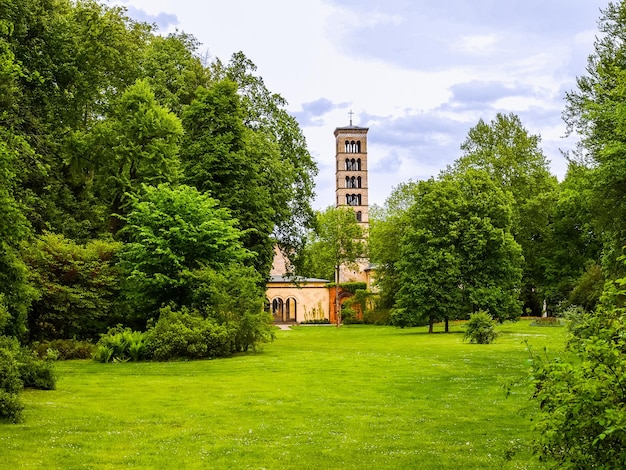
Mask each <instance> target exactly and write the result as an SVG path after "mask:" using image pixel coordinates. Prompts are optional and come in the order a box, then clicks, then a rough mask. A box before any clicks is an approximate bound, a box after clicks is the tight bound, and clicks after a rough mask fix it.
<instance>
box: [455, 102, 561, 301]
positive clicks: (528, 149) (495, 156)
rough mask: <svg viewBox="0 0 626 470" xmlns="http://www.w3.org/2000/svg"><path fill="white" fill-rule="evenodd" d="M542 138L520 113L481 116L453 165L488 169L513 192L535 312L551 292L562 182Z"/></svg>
mask: <svg viewBox="0 0 626 470" xmlns="http://www.w3.org/2000/svg"><path fill="white" fill-rule="evenodd" d="M539 143H540V137H539V136H537V135H532V134H529V133H528V131H527V130H526V129H525V128H524V127H523V125H522V123H521V121H520V119H519V117H518V116H516V115H515V114H509V115H504V114H500V113H498V114H497V115H496V117H495V119H494V120H492V121H491V122H490V123H486V122H484V121H483V120H482V119H481V120H480V121H479V122H478V124H476V126H474V127H473V128H471V129H470V131H469V132H468V136H467V139H466V141H465V142H464V143H463V144H462V145H461V150H462V151H463V155H462V156H461V158H459V159H458V160H457V161H456V162H455V163H454V165H453V166H452V167H451V168H449V169H448V171H447V172H448V173H452V174H455V173H462V172H464V171H465V170H467V169H469V168H474V169H480V170H483V171H486V172H487V173H488V174H489V176H490V177H491V178H492V179H493V180H494V181H495V182H496V183H497V184H498V185H499V186H500V187H501V188H503V189H504V190H505V191H508V192H510V194H511V195H512V197H513V202H514V204H513V205H512V210H513V212H512V229H511V231H512V233H513V236H514V237H515V240H516V241H517V242H518V243H519V244H520V245H521V247H522V252H523V255H524V265H523V266H524V274H523V286H522V289H523V292H522V294H523V301H524V303H525V304H526V307H529V308H532V309H533V311H534V313H539V312H540V309H541V304H542V300H543V299H542V298H541V297H543V298H545V292H544V290H545V286H546V280H545V277H544V273H545V271H544V269H543V261H544V258H545V257H546V256H549V247H548V246H547V245H548V244H547V243H546V242H547V241H548V239H549V220H550V214H551V208H552V205H553V203H554V201H555V198H556V188H557V180H556V178H555V177H554V176H553V175H551V174H550V171H549V168H548V161H547V160H546V158H545V156H544V155H543V153H542V151H541V149H540V148H539ZM538 293H539V294H540V296H539V297H538V296H537V294H538Z"/></svg>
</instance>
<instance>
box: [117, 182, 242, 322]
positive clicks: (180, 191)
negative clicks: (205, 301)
mask: <svg viewBox="0 0 626 470" xmlns="http://www.w3.org/2000/svg"><path fill="white" fill-rule="evenodd" d="M126 222H127V225H126V226H125V227H124V228H123V229H122V231H121V233H120V235H121V236H122V238H123V239H124V241H125V242H126V243H125V245H124V247H123V248H122V250H121V251H120V254H119V259H120V263H119V266H120V268H121V269H122V271H123V273H124V276H125V280H124V282H123V294H124V295H125V297H126V299H127V300H128V302H129V306H130V308H132V309H133V311H134V312H135V313H136V314H137V315H138V318H135V321H137V322H138V323H139V324H141V323H145V321H146V320H147V319H149V318H154V317H155V316H156V315H157V313H158V310H159V308H160V307H162V306H164V305H168V304H170V303H172V304H174V305H177V306H182V305H186V306H189V305H190V304H191V303H192V301H193V291H192V289H191V287H192V285H193V284H191V282H190V280H189V278H190V275H191V273H193V272H194V271H196V270H198V269H203V268H205V267H208V268H213V269H218V270H219V269H221V268H222V267H224V266H228V265H230V264H231V263H238V262H242V261H243V260H244V259H245V258H246V257H248V256H249V253H248V252H247V251H246V250H245V249H244V248H243V247H242V246H241V242H240V237H241V233H240V231H239V230H238V229H237V228H236V226H235V225H236V221H235V220H233V219H232V218H231V217H230V213H229V211H228V210H227V209H224V208H219V207H218V201H216V200H215V199H212V198H210V197H209V196H207V195H204V194H202V193H200V192H198V190H196V189H195V188H192V187H189V186H179V187H175V188H174V187H171V186H169V185H167V184H161V185H159V186H156V187H152V186H144V190H143V194H142V195H141V196H135V197H134V198H133V201H132V206H131V211H130V213H129V214H128V217H127V218H126Z"/></svg>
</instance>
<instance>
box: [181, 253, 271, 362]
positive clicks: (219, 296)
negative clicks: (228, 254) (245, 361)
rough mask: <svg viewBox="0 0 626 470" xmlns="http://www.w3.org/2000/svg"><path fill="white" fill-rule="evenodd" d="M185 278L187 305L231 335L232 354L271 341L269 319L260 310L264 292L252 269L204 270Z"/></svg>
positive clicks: (268, 316)
mask: <svg viewBox="0 0 626 470" xmlns="http://www.w3.org/2000/svg"><path fill="white" fill-rule="evenodd" d="M188 276H189V283H190V285H191V291H192V302H191V305H192V306H193V308H196V309H198V310H199V311H202V312H203V315H204V316H206V317H209V318H211V319H213V320H215V321H216V322H217V323H219V324H220V325H225V326H227V327H228V328H229V330H231V331H232V332H233V333H234V338H233V347H234V350H235V351H248V349H254V350H255V349H256V348H257V347H259V346H260V345H261V344H262V343H266V342H270V341H272V340H273V339H274V334H273V330H274V327H273V319H272V316H271V315H270V314H269V313H268V312H265V311H264V310H263V306H264V302H265V289H264V288H263V283H262V282H261V277H260V275H259V274H258V272H257V271H256V270H255V269H254V268H253V267H252V266H243V265H242V264H237V263H233V264H230V265H227V266H223V267H222V268H221V269H219V270H215V269H211V268H209V267H205V268H202V269H197V270H195V271H193V272H190V273H189V274H188Z"/></svg>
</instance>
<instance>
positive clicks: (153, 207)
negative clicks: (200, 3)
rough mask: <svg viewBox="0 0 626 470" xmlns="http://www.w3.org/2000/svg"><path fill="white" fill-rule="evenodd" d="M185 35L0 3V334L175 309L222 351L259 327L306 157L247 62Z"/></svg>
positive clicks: (91, 325) (33, 334) (311, 168)
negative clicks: (211, 332) (202, 324)
mask: <svg viewBox="0 0 626 470" xmlns="http://www.w3.org/2000/svg"><path fill="white" fill-rule="evenodd" d="M198 48H199V44H198V42H197V41H196V39H195V38H194V37H193V36H190V35H188V34H185V33H175V34H171V35H169V36H167V37H163V36H160V35H158V34H157V32H156V31H155V27H154V26H151V25H148V24H146V23H141V22H137V21H134V20H132V19H130V18H129V17H128V16H127V15H126V12H125V10H124V9H123V8H121V7H109V6H106V5H103V4H101V3H99V2H97V1H91V0H84V1H83V0H78V1H70V0H7V1H3V2H2V3H1V4H0V307H1V308H0V312H2V313H3V315H0V334H4V335H5V336H9V337H14V338H17V339H18V340H19V341H20V342H22V343H31V342H34V341H38V342H41V341H50V340H55V339H63V338H73V339H76V340H83V339H89V340H97V339H98V338H99V336H100V334H102V333H105V332H106V331H107V330H108V329H109V328H111V327H114V326H115V325H118V324H123V325H124V326H125V327H130V328H133V329H136V330H145V329H146V328H147V327H148V326H149V324H152V323H151V322H155V321H156V320H158V317H159V311H160V309H162V308H168V309H171V310H172V311H178V310H180V309H182V308H183V307H184V308H185V309H186V310H185V312H186V314H191V315H197V316H198V317H201V318H202V319H204V320H206V319H209V320H210V321H212V322H214V323H215V324H219V325H226V326H227V328H226V330H227V331H229V332H231V333H232V334H233V335H234V339H233V340H232V341H229V342H228V344H229V345H231V346H232V347H231V352H232V350H233V349H237V350H245V349H247V348H248V347H254V345H255V344H256V342H258V341H261V340H263V339H264V338H265V337H266V336H265V333H267V331H269V330H268V328H269V327H270V318H269V315H268V314H265V313H263V303H264V288H265V281H266V279H267V276H268V275H269V270H270V268H271V263H272V259H273V253H274V252H273V250H274V246H275V245H276V244H278V245H279V246H281V247H282V248H284V249H285V251H286V252H288V253H291V252H295V251H296V249H297V248H298V247H299V246H300V245H301V243H302V238H303V233H304V231H305V230H306V229H307V228H308V227H309V225H310V222H311V220H312V216H313V213H312V210H311V206H310V201H311V200H312V197H313V177H314V176H315V174H316V172H317V168H316V165H315V163H314V161H313V160H312V158H311V156H310V154H309V152H308V151H307V148H306V144H305V140H304V137H303V134H302V132H301V130H300V128H299V126H298V124H297V122H296V121H295V119H294V118H293V117H291V116H290V115H289V114H288V113H287V112H286V111H285V105H286V103H285V100H284V99H283V98H282V97H281V96H280V95H278V94H276V93H273V92H271V91H269V90H268V89H267V88H266V87H265V85H264V82H263V80H262V78H260V77H259V76H257V75H255V66H254V64H253V63H251V62H250V61H249V60H248V59H247V58H246V57H245V56H244V55H243V54H242V53H237V54H234V55H233V57H232V58H231V60H230V62H228V63H223V62H221V61H220V60H219V59H215V60H213V61H211V62H207V61H206V60H203V59H201V57H200V55H199V53H198ZM249 330H251V331H249Z"/></svg>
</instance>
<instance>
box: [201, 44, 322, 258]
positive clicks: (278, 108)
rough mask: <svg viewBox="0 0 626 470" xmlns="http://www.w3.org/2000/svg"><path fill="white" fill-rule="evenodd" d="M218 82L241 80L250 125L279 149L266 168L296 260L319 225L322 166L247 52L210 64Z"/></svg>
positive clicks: (281, 229) (276, 231)
mask: <svg viewBox="0 0 626 470" xmlns="http://www.w3.org/2000/svg"><path fill="white" fill-rule="evenodd" d="M210 70H211V75H212V77H214V78H215V79H217V80H222V79H226V80H230V81H233V82H235V83H237V88H238V94H239V95H240V96H241V98H242V105H243V110H244V124H245V125H246V127H248V128H249V129H252V130H254V131H255V132H256V133H257V135H259V136H260V138H261V139H263V140H264V141H265V142H266V146H268V147H269V148H271V149H273V150H277V151H278V154H277V156H276V158H277V161H275V160H274V158H272V159H271V161H272V162H274V164H272V165H270V166H267V167H266V170H265V171H264V172H263V178H264V182H265V184H266V185H268V187H269V188H270V190H269V192H270V194H271V195H272V206H273V216H272V222H273V232H272V236H273V239H274V240H275V242H276V243H277V245H278V246H279V247H280V248H281V249H282V251H283V253H284V254H285V255H286V256H287V258H290V259H292V261H293V260H295V258H294V256H295V255H296V254H297V253H298V252H299V249H300V248H302V246H303V244H304V241H305V239H306V235H307V232H308V230H309V229H310V228H311V227H312V226H313V223H314V219H315V217H314V213H313V209H312V207H311V201H312V199H313V197H314V196H315V193H314V186H315V182H314V177H315V175H316V174H317V165H316V163H315V161H314V160H313V158H312V157H311V154H310V153H309V151H308V149H307V146H306V140H305V138H304V135H303V134H302V130H301V129H300V126H299V125H298V122H297V121H296V119H295V118H294V117H293V116H291V115H290V114H289V113H288V112H287V111H286V110H285V107H286V105H287V101H286V100H285V99H284V98H283V97H282V96H281V95H279V94H278V93H274V92H272V91H270V90H268V89H267V87H266V86H265V83H264V82H263V79H262V78H261V77H259V76H257V75H256V74H255V73H256V66H255V65H254V64H253V63H252V61H250V59H248V58H247V57H246V56H245V55H244V54H243V53H242V52H237V53H235V54H233V56H232V57H231V60H230V62H229V63H228V64H224V63H222V62H221V61H219V60H217V61H215V62H214V63H213V64H211V67H210Z"/></svg>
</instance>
